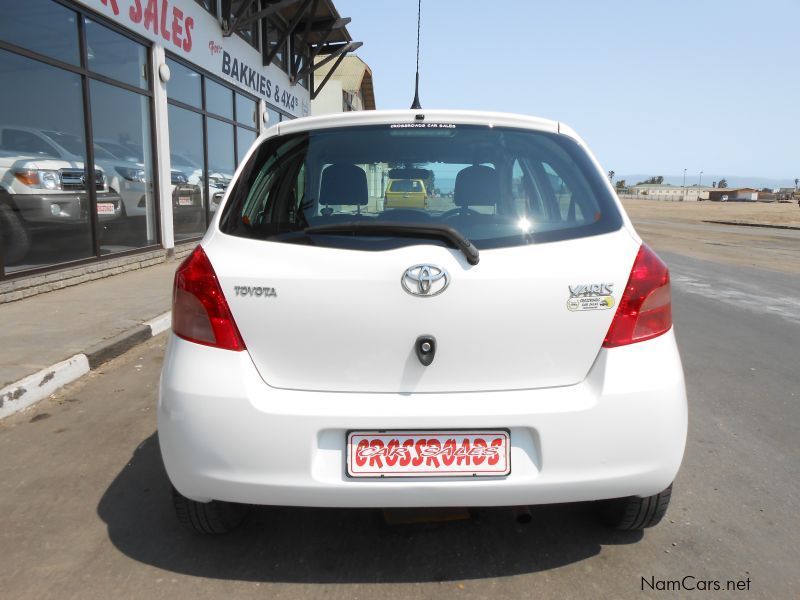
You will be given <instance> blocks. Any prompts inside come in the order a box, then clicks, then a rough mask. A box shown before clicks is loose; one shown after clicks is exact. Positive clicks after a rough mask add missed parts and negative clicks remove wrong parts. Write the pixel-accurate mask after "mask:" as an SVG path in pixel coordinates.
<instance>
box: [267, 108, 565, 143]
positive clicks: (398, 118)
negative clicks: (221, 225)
mask: <svg viewBox="0 0 800 600" xmlns="http://www.w3.org/2000/svg"><path fill="white" fill-rule="evenodd" d="M420 116H421V118H420ZM392 123H455V124H460V125H489V126H498V127H516V128H522V129H534V130H537V131H547V132H551V133H559V132H560V133H567V134H568V135H571V136H572V137H577V136H575V135H574V133H573V132H572V130H571V129H569V128H565V126H564V125H563V124H560V123H559V122H558V121H551V120H550V119H543V118H541V117H533V116H528V115H519V114H513V113H502V112H487V111H475V110H442V109H435V110H422V109H421V110H363V111H351V112H346V113H338V114H333V115H324V116H319V117H302V118H300V119H293V120H291V121H282V122H280V123H278V124H277V125H276V127H277V130H278V134H279V135H283V134H287V133H296V132H301V131H312V130H316V129H330V128H333V127H356V126H359V125H387V124H392ZM564 129H567V131H565V130H564Z"/></svg>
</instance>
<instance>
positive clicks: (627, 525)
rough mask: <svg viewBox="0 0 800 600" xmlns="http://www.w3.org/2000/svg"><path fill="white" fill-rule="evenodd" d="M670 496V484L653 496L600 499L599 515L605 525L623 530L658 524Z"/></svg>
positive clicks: (665, 512)
mask: <svg viewBox="0 0 800 600" xmlns="http://www.w3.org/2000/svg"><path fill="white" fill-rule="evenodd" d="M671 497H672V484H670V486H669V487H668V488H667V489H665V490H664V491H663V492H659V493H658V494H655V495H654V496H646V497H644V498H640V497H639V496H629V497H627V498H614V499H613V500H602V501H601V502H600V503H599V509H600V517H601V518H602V519H603V521H604V522H605V524H606V525H608V526H609V527H613V528H614V529H621V530H623V531H633V530H637V529H644V528H646V527H652V526H653V525H658V523H659V521H661V519H663V518H664V515H665V514H667V507H668V506H669V500H670V498H671Z"/></svg>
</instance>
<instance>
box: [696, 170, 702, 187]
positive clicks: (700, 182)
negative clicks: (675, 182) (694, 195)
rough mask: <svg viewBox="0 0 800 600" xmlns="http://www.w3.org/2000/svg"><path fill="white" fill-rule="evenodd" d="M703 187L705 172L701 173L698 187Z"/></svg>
mask: <svg viewBox="0 0 800 600" xmlns="http://www.w3.org/2000/svg"><path fill="white" fill-rule="evenodd" d="M702 185H703V172H702V171H700V177H699V179H698V180H697V187H701V186H702Z"/></svg>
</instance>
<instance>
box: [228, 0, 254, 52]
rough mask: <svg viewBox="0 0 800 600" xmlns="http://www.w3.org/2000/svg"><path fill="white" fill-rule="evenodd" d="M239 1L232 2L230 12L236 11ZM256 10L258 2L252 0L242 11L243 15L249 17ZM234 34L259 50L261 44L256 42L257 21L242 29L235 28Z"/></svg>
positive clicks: (242, 0) (243, 0)
mask: <svg viewBox="0 0 800 600" xmlns="http://www.w3.org/2000/svg"><path fill="white" fill-rule="evenodd" d="M241 2H250V0H241ZM239 4H240V2H234V3H233V5H232V7H231V12H232V13H234V14H235V13H236V12H237V11H238V10H239ZM256 12H258V2H252V3H251V4H250V6H249V7H248V8H247V10H246V11H245V13H244V16H245V17H249V16H252V15H254V14H255V13H256ZM236 35H238V36H239V37H240V38H242V39H243V40H244V41H245V42H247V43H248V44H250V45H251V46H252V47H253V48H255V49H256V50H260V49H261V46H260V44H259V43H258V21H254V22H252V23H250V25H248V26H246V27H245V28H244V29H237V30H236Z"/></svg>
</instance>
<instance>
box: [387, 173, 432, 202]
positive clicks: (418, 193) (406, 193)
mask: <svg viewBox="0 0 800 600" xmlns="http://www.w3.org/2000/svg"><path fill="white" fill-rule="evenodd" d="M427 204H428V191H427V190H426V189H425V184H424V183H423V181H422V180H421V179H390V180H389V183H387V184H386V193H385V194H384V208H425V207H426V206H427Z"/></svg>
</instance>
